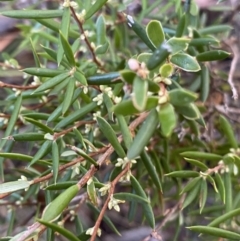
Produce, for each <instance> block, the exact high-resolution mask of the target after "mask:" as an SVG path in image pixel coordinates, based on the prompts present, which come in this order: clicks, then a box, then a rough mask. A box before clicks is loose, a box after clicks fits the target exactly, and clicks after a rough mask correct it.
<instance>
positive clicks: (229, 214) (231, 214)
mask: <svg viewBox="0 0 240 241" xmlns="http://www.w3.org/2000/svg"><path fill="white" fill-rule="evenodd" d="M239 215H240V208H237V209H234V210H231V211H230V212H227V213H224V214H223V215H221V216H220V217H217V218H215V219H214V220H213V221H212V222H211V223H209V224H208V226H209V227H217V226H219V225H220V224H221V223H224V222H225V221H227V220H228V219H233V217H235V216H239Z"/></svg>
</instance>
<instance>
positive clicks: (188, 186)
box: [180, 176, 202, 194]
mask: <svg viewBox="0 0 240 241" xmlns="http://www.w3.org/2000/svg"><path fill="white" fill-rule="evenodd" d="M201 179H202V177H200V176H198V177H195V178H193V179H191V180H190V181H189V182H188V183H187V184H186V186H185V187H184V188H183V189H182V191H181V192H180V194H183V193H185V192H189V191H190V190H192V189H193V188H195V187H196V184H197V183H198V182H199V181H201Z"/></svg>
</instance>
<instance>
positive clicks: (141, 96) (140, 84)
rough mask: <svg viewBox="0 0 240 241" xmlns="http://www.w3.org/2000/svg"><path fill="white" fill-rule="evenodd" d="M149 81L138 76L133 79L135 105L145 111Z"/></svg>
mask: <svg viewBox="0 0 240 241" xmlns="http://www.w3.org/2000/svg"><path fill="white" fill-rule="evenodd" d="M147 92H148V82H147V81H145V80H144V79H142V78H140V77H139V76H136V77H135V79H134V81H133V105H134V107H135V108H136V109H137V110H139V111H143V110H144V109H145V106H146V102H147Z"/></svg>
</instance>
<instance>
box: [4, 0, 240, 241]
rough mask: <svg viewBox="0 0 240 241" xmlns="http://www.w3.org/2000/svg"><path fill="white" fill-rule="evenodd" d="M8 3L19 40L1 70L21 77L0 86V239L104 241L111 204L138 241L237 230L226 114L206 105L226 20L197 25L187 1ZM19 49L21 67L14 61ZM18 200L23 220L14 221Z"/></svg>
mask: <svg viewBox="0 0 240 241" xmlns="http://www.w3.org/2000/svg"><path fill="white" fill-rule="evenodd" d="M130 2H131V1H130ZM12 6H13V5H11V3H10V2H8V3H7V4H6V3H5V11H2V13H1V14H2V15H4V16H7V17H10V18H16V19H22V20H24V21H23V22H19V24H18V28H19V29H20V30H21V34H22V36H23V38H22V41H21V42H20V43H19V44H18V46H17V47H16V48H15V49H14V50H11V51H7V50H6V51H5V52H3V53H2V54H1V61H2V63H1V67H2V70H1V71H2V72H1V73H4V71H6V72H11V71H12V73H18V75H19V76H21V77H22V79H21V81H22V83H21V84H19V85H15V84H9V83H7V82H1V83H0V86H1V87H2V88H4V96H6V97H5V98H4V99H2V100H1V112H2V114H1V122H0V124H1V129H2V130H3V131H4V137H3V138H2V139H1V142H0V149H1V152H0V158H1V159H0V175H1V179H2V180H3V183H2V184H0V195H1V198H4V199H3V201H2V204H4V203H6V204H8V210H9V211H8V216H7V218H6V219H5V220H2V221H1V222H2V223H8V224H9V225H8V228H7V231H6V233H5V236H6V237H5V238H2V239H0V240H11V241H13V240H18V241H23V240H32V238H34V240H37V239H38V238H40V237H42V236H43V235H45V236H43V237H45V240H54V237H55V236H58V235H62V236H64V237H65V238H67V239H68V240H82V241H83V240H91V241H93V240H98V239H100V240H101V237H103V239H102V240H104V235H105V234H106V233H108V232H114V233H116V234H120V233H121V228H120V227H121V225H120V223H119V222H116V221H115V222H114V221H113V220H111V218H110V216H111V215H112V214H111V213H114V212H116V211H117V212H120V214H119V215H122V216H123V217H124V221H123V222H126V225H127V224H128V223H130V222H132V223H135V224H138V225H139V224H145V225H147V226H148V227H151V229H152V232H150V233H148V234H146V240H150V237H152V236H153V237H155V238H156V240H162V239H163V240H165V241H166V240H180V239H181V240H197V236H196V235H198V234H202V235H201V236H199V237H198V239H199V240H206V237H207V236H208V235H211V240H219V237H222V238H226V239H231V240H232V239H240V234H239V219H238V215H239V214H240V208H238V204H239V200H240V194H239V192H238V187H235V186H237V183H238V179H237V175H238V168H239V167H240V158H239V148H238V141H237V139H236V138H235V135H234V130H233V127H232V124H231V123H230V122H229V120H228V118H227V116H226V115H225V116H224V115H221V114H219V113H218V111H217V110H216V109H214V110H213V111H212V112H213V113H211V118H209V115H208V113H209V108H211V106H210V105H209V92H210V87H211V81H214V76H215V75H216V71H218V73H219V75H221V76H222V78H226V73H225V75H224V73H223V71H222V70H220V69H217V70H216V68H214V71H213V69H211V68H210V67H211V62H212V61H220V60H223V59H226V58H229V56H230V53H228V52H227V51H225V50H223V48H222V46H221V40H222V38H223V37H225V38H226V37H227V36H228V34H229V32H230V30H231V27H230V26H229V25H225V24H224V25H223V24H221V25H220V24H218V23H217V20H216V23H215V24H212V25H211V26H206V25H205V24H206V21H205V20H206V18H204V13H200V11H199V9H198V7H197V5H196V3H195V2H194V1H186V2H185V3H182V2H181V1H180V0H172V1H167V2H164V1H161V0H156V1H153V2H152V3H150V2H149V1H144V0H143V1H141V11H140V12H138V13H137V12H136V13H135V14H133V13H130V12H129V11H132V10H131V7H136V6H135V5H134V4H132V5H130V7H129V8H128V9H127V10H126V3H122V4H120V3H118V1H107V0H97V1H81V0H77V1H74V2H71V1H69V0H66V1H65V2H64V3H62V4H61V5H60V6H58V5H57V4H56V3H55V5H53V6H52V7H53V9H46V10H43V6H42V3H38V4H36V3H35V4H34V5H29V6H27V9H24V10H21V9H18V10H11V8H12ZM138 7H140V5H139V6H138ZM38 9H39V10H38ZM134 10H135V11H137V8H134ZM24 51H26V52H29V51H31V53H32V55H33V61H32V63H31V66H23V65H24V64H23V65H21V66H20V65H19V64H18V62H17V60H16V58H17V56H18V54H19V53H21V52H24ZM221 71H222V72H221ZM6 72H5V73H6ZM225 87H226V84H225ZM225 89H226V88H225ZM226 91H227V90H226ZM235 97H236V92H235ZM212 131H214V134H212ZM19 143H23V144H21V146H22V148H20V149H19V148H18V151H16V150H17V149H16V147H17V145H19ZM23 146H24V147H23ZM9 166H11V167H13V168H10V169H9ZM24 205H26V206H34V207H36V208H34V210H35V211H34V218H35V220H33V219H30V220H31V223H29V222H28V224H27V225H26V224H25V225H22V226H21V227H20V229H19V223H16V222H15V220H17V219H19V217H17V214H18V212H17V211H18V210H19V209H21V207H22V206H24ZM83 210H84V212H86V213H88V214H86V213H85V214H84V212H83ZM108 210H111V211H108ZM28 211H29V210H28ZM28 211H26V212H28ZM84 215H92V221H86V220H85V218H84ZM119 215H117V216H119ZM115 216H116V215H115ZM118 220H121V218H120V219H119V218H118ZM69 222H71V223H72V225H71V228H72V229H71V228H70V229H71V230H72V231H69V230H68V228H67V227H65V225H67V224H68V223H69ZM173 226H174V227H175V228H174V232H171V231H168V230H171V227H173ZM186 228H187V229H186ZM45 230H46V232H45ZM164 230H167V231H168V236H167V237H164ZM101 233H102V234H101ZM97 236H100V238H98V237H97Z"/></svg>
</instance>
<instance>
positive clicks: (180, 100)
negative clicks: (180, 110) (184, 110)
mask: <svg viewBox="0 0 240 241" xmlns="http://www.w3.org/2000/svg"><path fill="white" fill-rule="evenodd" d="M168 95H169V101H170V103H171V104H172V105H174V106H184V105H187V104H190V103H191V102H193V101H195V100H196V99H197V98H198V95H197V94H196V93H194V92H192V91H189V90H186V89H183V88H180V89H173V90H170V91H169V92H168Z"/></svg>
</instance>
